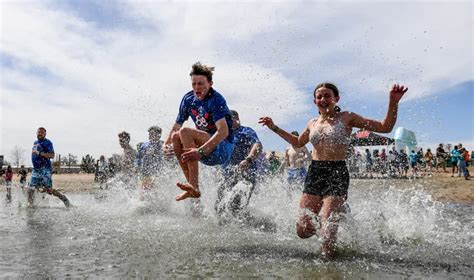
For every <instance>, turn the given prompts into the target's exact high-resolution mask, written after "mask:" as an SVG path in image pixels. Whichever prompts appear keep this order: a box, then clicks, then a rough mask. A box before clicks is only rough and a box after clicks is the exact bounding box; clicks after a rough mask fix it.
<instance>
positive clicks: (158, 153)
mask: <svg viewBox="0 0 474 280" xmlns="http://www.w3.org/2000/svg"><path fill="white" fill-rule="evenodd" d="M162 145H163V141H158V142H156V143H152V142H146V143H143V144H142V145H141V146H140V148H139V149H138V155H137V160H136V165H137V167H138V170H139V171H140V173H141V174H142V175H153V174H155V173H156V172H157V171H158V169H159V168H160V167H161V164H162V160H163V152H162V150H161V147H162Z"/></svg>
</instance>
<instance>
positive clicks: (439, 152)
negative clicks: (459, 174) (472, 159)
mask: <svg viewBox="0 0 474 280" xmlns="http://www.w3.org/2000/svg"><path fill="white" fill-rule="evenodd" d="M447 157H448V154H447V153H446V151H445V150H444V148H443V144H442V143H441V144H439V146H438V148H436V161H437V163H436V171H438V167H439V166H441V167H442V168H443V171H444V172H446V173H448V170H446V159H447Z"/></svg>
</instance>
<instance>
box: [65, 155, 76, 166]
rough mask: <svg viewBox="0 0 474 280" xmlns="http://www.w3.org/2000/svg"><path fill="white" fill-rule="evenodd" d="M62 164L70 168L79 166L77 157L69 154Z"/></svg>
mask: <svg viewBox="0 0 474 280" xmlns="http://www.w3.org/2000/svg"><path fill="white" fill-rule="evenodd" d="M62 163H63V164H64V165H66V166H67V167H69V168H70V167H71V165H75V164H77V156H75V155H73V154H70V153H69V154H67V156H65V157H64V159H63V160H62Z"/></svg>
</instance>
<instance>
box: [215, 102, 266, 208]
mask: <svg viewBox="0 0 474 280" xmlns="http://www.w3.org/2000/svg"><path fill="white" fill-rule="evenodd" d="M230 112H231V114H232V121H233V123H232V129H233V130H234V143H235V146H234V151H233V153H232V157H231V159H230V162H229V164H228V165H227V166H226V168H224V169H223V177H224V178H223V181H222V183H221V184H220V185H219V188H218V190H217V200H216V203H215V209H216V211H217V213H218V214H222V212H223V211H224V210H225V205H223V204H222V199H223V198H224V195H225V193H226V192H229V191H232V188H234V187H235V185H237V183H238V182H240V181H244V182H246V183H248V185H249V186H250V189H249V190H248V192H247V193H245V194H246V195H247V198H246V199H242V195H243V194H241V193H239V194H236V195H235V196H233V197H232V199H231V201H230V205H229V206H230V210H231V211H232V213H234V214H237V213H239V212H241V211H242V210H243V209H244V208H245V207H246V206H247V205H248V203H249V202H250V197H251V196H252V193H253V191H254V189H255V185H256V183H257V176H258V172H259V167H260V166H259V165H260V163H259V158H260V153H261V152H262V149H263V147H262V143H261V142H260V139H259V138H258V136H257V133H256V132H255V130H253V129H252V128H250V127H247V126H242V125H241V124H240V118H239V113H238V112H237V111H234V110H231V111H230Z"/></svg>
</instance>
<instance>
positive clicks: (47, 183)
mask: <svg viewBox="0 0 474 280" xmlns="http://www.w3.org/2000/svg"><path fill="white" fill-rule="evenodd" d="M51 174H52V173H51V169H48V168H44V167H43V168H38V169H37V168H34V169H33V172H31V181H30V184H29V187H30V188H47V189H50V188H52V187H53V181H52V180H51Z"/></svg>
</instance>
